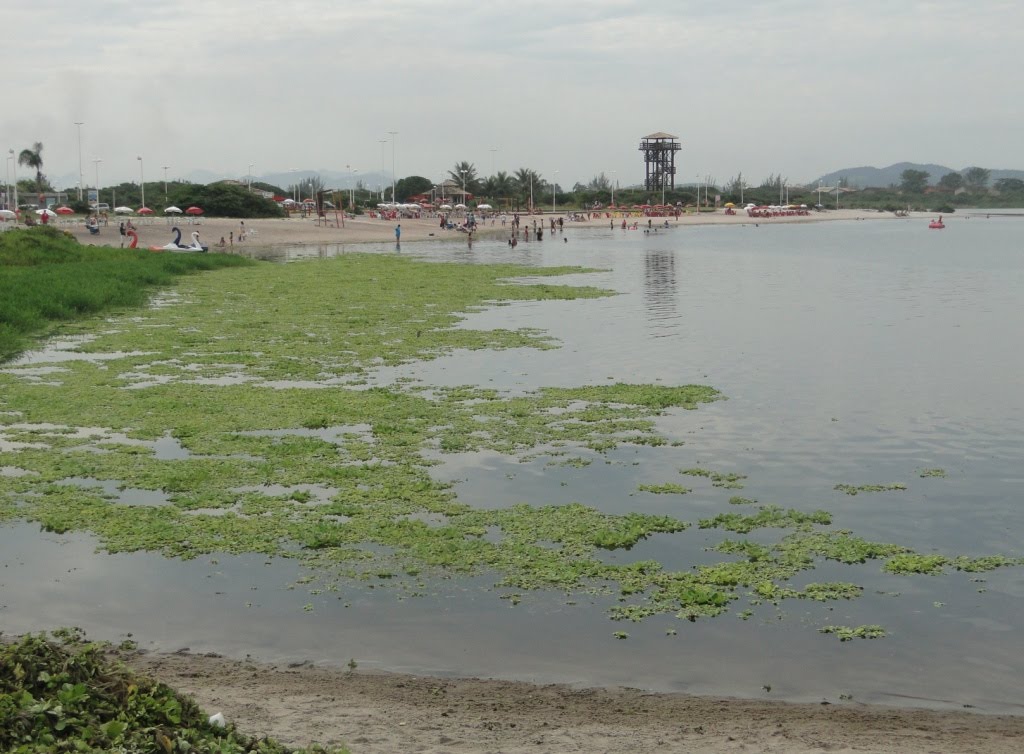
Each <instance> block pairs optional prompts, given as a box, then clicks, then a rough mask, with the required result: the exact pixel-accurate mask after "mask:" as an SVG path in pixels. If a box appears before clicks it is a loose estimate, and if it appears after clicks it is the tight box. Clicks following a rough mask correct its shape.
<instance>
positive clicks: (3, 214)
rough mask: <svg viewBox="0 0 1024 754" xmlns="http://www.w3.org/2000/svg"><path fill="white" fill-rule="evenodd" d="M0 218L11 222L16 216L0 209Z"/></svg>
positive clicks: (9, 211)
mask: <svg viewBox="0 0 1024 754" xmlns="http://www.w3.org/2000/svg"><path fill="white" fill-rule="evenodd" d="M0 217H2V218H3V219H4V220H13V219H14V218H16V217H17V215H16V214H14V212H12V211H11V210H9V209H0Z"/></svg>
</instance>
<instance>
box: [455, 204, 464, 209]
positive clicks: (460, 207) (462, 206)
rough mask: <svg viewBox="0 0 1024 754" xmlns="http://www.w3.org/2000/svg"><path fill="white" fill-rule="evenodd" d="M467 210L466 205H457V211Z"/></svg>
mask: <svg viewBox="0 0 1024 754" xmlns="http://www.w3.org/2000/svg"><path fill="white" fill-rule="evenodd" d="M465 208H466V205H465V204H456V205H455V209H465Z"/></svg>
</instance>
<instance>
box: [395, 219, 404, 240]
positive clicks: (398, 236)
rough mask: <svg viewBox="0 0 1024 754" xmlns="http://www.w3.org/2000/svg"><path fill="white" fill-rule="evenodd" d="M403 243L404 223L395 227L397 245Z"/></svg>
mask: <svg viewBox="0 0 1024 754" xmlns="http://www.w3.org/2000/svg"><path fill="white" fill-rule="evenodd" d="M401 242H402V223H398V225H396V226H395V243H401Z"/></svg>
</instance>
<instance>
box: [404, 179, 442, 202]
mask: <svg viewBox="0 0 1024 754" xmlns="http://www.w3.org/2000/svg"><path fill="white" fill-rule="evenodd" d="M433 187H434V184H433V183H431V182H430V179H429V178H424V177H423V176H422V175H410V176H406V177H405V178H399V179H398V183H396V184H395V194H396V195H397V196H398V201H400V202H407V201H409V198H410V197H413V196H417V195H418V194H429V193H430V189H432V188H433Z"/></svg>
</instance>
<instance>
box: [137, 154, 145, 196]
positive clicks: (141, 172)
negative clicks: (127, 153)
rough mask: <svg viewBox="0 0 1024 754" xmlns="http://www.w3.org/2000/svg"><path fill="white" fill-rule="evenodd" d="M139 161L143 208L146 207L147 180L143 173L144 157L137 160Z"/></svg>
mask: <svg viewBox="0 0 1024 754" xmlns="http://www.w3.org/2000/svg"><path fill="white" fill-rule="evenodd" d="M136 159H137V160H138V161H139V189H140V190H141V192H142V206H143V207H145V206H146V178H145V175H144V173H143V171H142V157H137V158H136Z"/></svg>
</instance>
